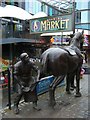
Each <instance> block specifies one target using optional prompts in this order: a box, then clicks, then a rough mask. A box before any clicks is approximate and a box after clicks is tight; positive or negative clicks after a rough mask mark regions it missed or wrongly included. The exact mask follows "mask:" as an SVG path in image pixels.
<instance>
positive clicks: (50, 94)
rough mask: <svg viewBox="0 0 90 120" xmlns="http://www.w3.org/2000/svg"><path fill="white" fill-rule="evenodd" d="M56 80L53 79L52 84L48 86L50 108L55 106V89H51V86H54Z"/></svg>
mask: <svg viewBox="0 0 90 120" xmlns="http://www.w3.org/2000/svg"><path fill="white" fill-rule="evenodd" d="M57 78H58V77H55V78H54V80H53V82H52V83H51V84H50V86H49V105H50V106H52V107H53V106H54V105H55V104H56V102H55V97H54V91H55V89H54V88H53V84H54V82H55V81H56V79H57Z"/></svg>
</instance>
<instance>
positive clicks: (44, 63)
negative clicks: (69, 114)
mask: <svg viewBox="0 0 90 120" xmlns="http://www.w3.org/2000/svg"><path fill="white" fill-rule="evenodd" d="M47 65H48V54H47V53H46V54H42V56H41V71H42V72H43V73H46V72H47V67H48V66H47Z"/></svg>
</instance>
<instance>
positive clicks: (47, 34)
mask: <svg viewBox="0 0 90 120" xmlns="http://www.w3.org/2000/svg"><path fill="white" fill-rule="evenodd" d="M70 34H73V31H69V32H53V33H43V34H41V35H40V36H55V35H70Z"/></svg>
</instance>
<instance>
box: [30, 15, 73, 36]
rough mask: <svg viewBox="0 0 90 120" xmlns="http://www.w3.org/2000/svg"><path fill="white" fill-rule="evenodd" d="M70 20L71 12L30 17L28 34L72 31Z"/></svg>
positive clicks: (71, 19)
mask: <svg viewBox="0 0 90 120" xmlns="http://www.w3.org/2000/svg"><path fill="white" fill-rule="evenodd" d="M72 21H73V18H72V14H69V15H64V16H52V17H43V18H37V19H32V20H30V34H35V33H43V32H44V33H45V32H56V31H59V32H60V31H62V32H64V31H72V28H73V25H72V23H73V22H72Z"/></svg>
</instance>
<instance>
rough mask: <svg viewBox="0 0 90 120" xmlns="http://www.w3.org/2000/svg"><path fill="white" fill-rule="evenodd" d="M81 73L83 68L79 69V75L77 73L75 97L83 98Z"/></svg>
mask: <svg viewBox="0 0 90 120" xmlns="http://www.w3.org/2000/svg"><path fill="white" fill-rule="evenodd" d="M80 72H81V68H78V70H77V73H76V95H75V97H81V93H80Z"/></svg>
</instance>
